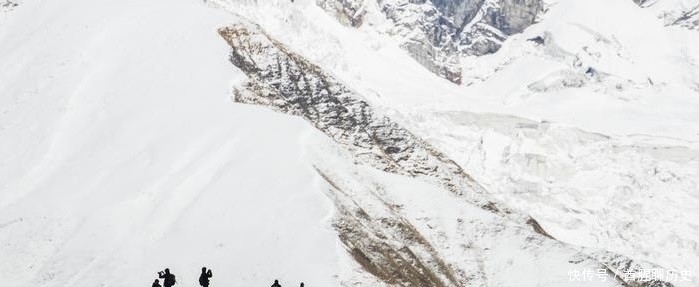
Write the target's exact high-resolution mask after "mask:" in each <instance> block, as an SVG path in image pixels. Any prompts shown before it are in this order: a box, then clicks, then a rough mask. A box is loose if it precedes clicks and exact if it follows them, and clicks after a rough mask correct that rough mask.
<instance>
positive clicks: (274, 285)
mask: <svg viewBox="0 0 699 287" xmlns="http://www.w3.org/2000/svg"><path fill="white" fill-rule="evenodd" d="M271 287H282V285H279V283H277V282H274V284H272V286H271Z"/></svg>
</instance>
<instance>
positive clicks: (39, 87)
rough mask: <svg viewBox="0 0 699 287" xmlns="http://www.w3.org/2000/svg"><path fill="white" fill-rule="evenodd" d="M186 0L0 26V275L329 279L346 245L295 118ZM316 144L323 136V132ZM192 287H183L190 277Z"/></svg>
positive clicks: (24, 279)
mask: <svg viewBox="0 0 699 287" xmlns="http://www.w3.org/2000/svg"><path fill="white" fill-rule="evenodd" d="M230 19H231V16H230V15H229V14H228V13H225V12H222V11H218V10H215V9H212V8H209V7H206V6H205V5H203V4H202V3H201V2H198V1H188V0H167V1H165V0H162V1H145V2H144V1H94V0H89V1H69V2H68V1H48V0H47V1H25V2H24V3H23V4H22V6H19V7H18V8H17V9H16V10H14V11H12V14H9V16H8V17H7V19H5V20H4V22H3V23H2V25H0V43H1V44H0V55H1V56H0V159H1V160H0V246H1V247H0V278H1V279H0V281H1V282H0V286H4V287H16V286H145V285H148V286H149V284H151V283H152V281H153V278H154V277H155V276H156V272H157V271H159V270H162V269H163V268H166V267H169V268H170V269H171V270H172V271H173V273H175V274H176V275H177V279H178V282H179V284H178V286H195V284H196V283H197V278H198V275H199V269H200V268H201V267H202V266H207V267H210V268H212V269H213V272H214V277H213V278H212V284H213V286H223V285H227V286H268V285H270V284H271V283H272V280H273V279H275V278H278V279H280V280H281V282H282V283H287V285H297V284H298V282H301V281H305V282H306V283H307V284H308V286H337V285H338V283H337V279H336V277H335V276H338V275H341V274H339V273H338V272H341V271H342V269H341V264H349V263H351V261H349V259H348V256H347V255H346V254H345V252H344V250H343V249H342V248H341V247H340V246H341V245H339V244H338V243H337V236H336V235H335V233H334V232H333V230H332V229H331V228H330V222H329V218H330V216H331V213H332V208H331V205H330V203H329V201H328V200H327V199H326V197H325V195H324V191H325V190H326V187H325V184H323V183H322V181H321V180H320V178H319V176H317V174H316V173H315V171H314V170H313V168H312V165H311V164H310V163H309V162H308V160H306V159H305V158H304V153H305V151H306V150H307V149H308V147H309V145H308V142H309V141H312V140H313V139H314V138H319V134H318V133H317V132H316V131H315V130H314V129H312V128H311V127H310V126H309V125H308V124H307V123H305V122H304V121H302V120H301V119H299V118H294V117H289V116H285V115H281V114H278V113H274V112H271V111H268V110H266V109H263V108H257V107H250V106H245V105H233V104H232V103H231V101H230V89H231V87H232V86H233V84H234V83H235V82H236V81H237V79H241V78H242V77H244V76H243V75H242V74H241V73H240V72H239V71H238V70H236V69H235V68H234V67H233V66H232V65H231V64H230V62H229V61H228V53H229V48H228V46H227V45H226V44H225V42H224V41H223V40H222V39H220V37H219V35H218V34H217V32H216V29H217V28H218V27H220V26H222V25H225V24H226V23H228V21H230ZM320 139H323V138H322V137H320ZM197 286H198V285H197Z"/></svg>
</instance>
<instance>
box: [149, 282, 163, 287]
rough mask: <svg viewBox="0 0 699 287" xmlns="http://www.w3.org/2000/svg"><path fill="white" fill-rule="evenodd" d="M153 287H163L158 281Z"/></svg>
mask: <svg viewBox="0 0 699 287" xmlns="http://www.w3.org/2000/svg"><path fill="white" fill-rule="evenodd" d="M151 287H162V286H160V283H158V281H155V282H153V285H151Z"/></svg>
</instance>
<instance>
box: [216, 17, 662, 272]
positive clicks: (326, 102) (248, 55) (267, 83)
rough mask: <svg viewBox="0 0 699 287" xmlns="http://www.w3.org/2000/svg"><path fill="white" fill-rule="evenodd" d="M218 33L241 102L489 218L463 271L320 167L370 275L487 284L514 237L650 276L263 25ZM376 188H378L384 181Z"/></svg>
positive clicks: (542, 251) (352, 249)
mask: <svg viewBox="0 0 699 287" xmlns="http://www.w3.org/2000/svg"><path fill="white" fill-rule="evenodd" d="M219 34H220V35H221V36H222V37H223V38H224V39H225V40H226V42H227V43H228V44H229V45H230V46H231V48H232V52H231V56H230V59H231V62H232V63H233V64H234V65H235V66H237V67H238V68H240V69H241V70H242V71H243V72H244V73H245V74H246V75H247V76H248V80H247V81H246V82H244V83H243V84H241V85H240V86H238V87H236V89H235V90H234V98H233V100H234V101H236V102H240V103H248V104H257V105H265V106H269V107H271V108H273V109H276V110H278V111H281V112H285V113H289V114H293V115H298V116H300V117H303V118H305V119H306V120H307V121H309V122H310V123H311V124H313V125H314V126H315V127H316V128H317V129H318V130H320V131H322V132H323V133H325V134H326V135H327V136H329V137H330V138H331V139H332V140H333V141H334V142H336V143H338V144H339V145H340V146H341V147H342V148H344V149H346V150H347V151H348V152H349V153H350V154H352V155H353V156H354V158H355V160H356V161H357V162H358V163H360V164H366V165H369V166H372V167H375V168H377V169H380V170H383V171H386V172H390V173H395V174H399V175H406V176H410V177H414V178H418V179H421V180H423V181H426V182H430V183H434V184H437V185H439V186H442V187H443V188H445V189H447V190H450V191H452V193H453V194H455V195H456V196H458V198H459V199H461V200H462V201H463V202H465V203H467V204H468V205H469V206H475V207H477V208H478V210H480V212H481V213H485V217H482V216H477V217H474V218H472V219H470V221H468V224H470V227H469V230H477V232H471V233H459V235H456V237H458V238H457V240H458V241H463V240H468V241H471V243H470V244H471V246H470V247H469V248H468V250H471V251H469V252H475V255H474V253H468V254H471V255H464V256H467V258H469V260H472V262H471V263H472V264H471V265H468V264H467V265H468V266H466V267H464V268H465V269H458V268H455V267H453V265H451V264H454V263H455V262H447V261H445V260H444V258H443V256H442V255H440V254H441V253H440V250H439V248H436V247H435V246H434V244H433V242H431V241H430V240H427V239H426V238H427V237H426V233H423V232H428V233H429V232H430V231H425V230H424V229H423V230H422V231H421V230H419V228H417V227H415V226H414V224H415V222H414V221H410V220H408V219H406V217H405V216H404V215H402V214H401V213H400V212H399V211H398V210H396V209H395V208H394V206H395V205H394V204H391V203H389V202H388V201H386V200H385V199H382V198H381V192H380V191H372V190H365V191H362V190H354V191H353V192H347V191H346V190H347V189H348V187H346V186H343V184H342V183H339V182H338V178H339V179H342V178H344V179H343V180H345V181H349V180H351V177H352V175H344V176H342V175H340V176H338V175H329V174H328V172H329V171H328V169H327V168H326V169H324V170H321V169H319V170H318V171H319V174H321V175H322V176H323V178H325V179H326V181H327V182H328V183H329V184H330V185H331V186H332V187H333V188H332V190H331V193H330V195H329V196H330V198H331V199H332V200H333V201H334V202H335V206H336V207H337V209H338V211H339V215H338V216H339V217H338V218H337V219H336V222H335V224H334V226H335V228H336V230H337V232H338V236H339V237H340V240H341V241H342V242H343V243H344V244H345V247H346V248H347V250H348V252H349V253H350V254H351V255H352V256H353V257H354V258H355V260H356V261H357V262H358V263H359V264H360V265H362V267H363V268H365V270H366V271H367V272H369V273H371V274H373V275H374V276H376V277H377V278H379V279H381V280H383V281H384V282H386V283H388V284H394V285H400V286H463V285H465V282H468V281H469V280H485V279H483V278H486V277H487V274H485V273H484V272H483V270H479V269H478V268H480V266H481V262H482V261H483V260H485V258H483V257H481V256H484V254H487V253H488V252H489V250H490V249H491V244H492V242H493V240H494V239H497V240H496V241H497V242H503V240H504V241H505V242H510V241H512V240H514V241H512V242H515V243H514V244H517V245H518V246H519V248H520V249H521V250H524V251H525V252H528V253H529V254H530V255H528V256H533V257H539V256H546V254H548V252H550V250H557V251H556V252H554V253H551V254H552V255H553V254H556V255H555V256H556V258H559V259H560V260H561V261H560V264H574V265H576V264H582V265H583V266H581V267H586V268H590V267H595V268H604V269H607V270H608V272H610V273H613V274H617V273H618V272H626V271H627V270H630V271H631V272H641V271H639V270H637V269H628V268H626V269H624V268H620V267H618V266H619V264H617V263H618V262H625V263H624V264H625V265H624V266H626V265H629V266H636V265H634V264H637V262H638V261H635V260H632V259H629V258H627V257H624V256H622V255H617V254H613V253H609V252H604V253H601V254H604V255H603V256H602V255H597V253H595V252H596V251H585V250H582V251H576V248H574V247H572V246H569V245H567V244H564V243H562V242H559V241H557V240H555V239H554V238H552V237H551V236H550V235H549V234H547V233H546V231H545V230H544V228H543V227H542V226H540V225H539V223H538V222H537V221H536V220H535V219H533V218H531V217H529V216H526V215H523V214H521V213H519V212H516V211H513V210H509V209H508V208H507V207H505V206H503V205H502V204H500V203H498V201H496V200H494V199H493V197H492V195H490V194H489V193H487V192H486V191H485V190H484V189H483V188H482V187H481V186H480V185H479V184H478V183H477V182H476V181H475V180H473V179H472V178H471V177H470V176H469V175H468V174H467V173H466V172H465V171H464V170H463V169H462V168H461V167H460V166H459V165H457V164H456V163H455V162H454V161H452V160H451V159H450V158H448V157H447V156H446V155H444V154H442V153H440V152H439V151H437V150H436V149H434V148H433V147H432V146H431V145H429V144H427V143H426V142H425V141H423V140H421V139H420V138H419V137H417V136H415V135H413V134H412V133H411V132H409V131H408V130H406V129H405V128H403V127H401V126H400V125H399V124H398V123H396V122H394V121H392V120H391V119H390V118H388V117H386V116H381V115H378V114H377V113H376V112H375V111H374V110H373V109H372V108H371V106H370V105H369V104H368V103H367V102H366V101H364V100H363V99H362V97H361V95H360V94H358V93H356V92H354V91H353V90H351V89H349V88H348V87H346V86H345V85H344V84H342V83H341V82H339V81H338V80H336V79H335V78H334V77H332V76H331V75H329V74H327V73H326V72H324V71H323V70H322V69H321V68H320V67H318V66H316V65H313V64H311V63H310V62H308V61H307V60H306V59H304V58H303V57H301V56H300V55H298V54H296V53H294V52H292V51H290V50H289V49H288V48H286V47H285V46H284V45H283V44H281V43H279V42H277V41H275V40H274V39H272V38H271V37H269V36H268V35H267V34H266V33H265V32H264V31H262V30H261V29H260V28H259V27H257V26H256V25H252V24H246V23H238V24H234V25H232V26H229V27H225V28H221V29H220V30H219ZM353 186H357V184H355V185H353ZM369 186H374V187H372V189H374V188H379V187H377V186H379V183H375V184H373V185H369ZM362 193H364V194H369V196H365V197H368V198H371V201H372V203H371V204H369V205H368V206H363V205H360V204H359V203H358V202H357V201H356V199H357V198H355V196H361V194H362ZM377 206H381V207H380V208H379V211H378V212H377V214H373V213H372V212H369V211H366V210H364V208H366V207H372V208H377ZM459 222H462V223H465V221H464V219H463V218H459ZM428 229H432V228H430V227H428ZM439 236H446V235H439ZM462 237H463V238H462ZM446 248H447V249H448V247H446ZM468 256H470V257H468ZM561 258H562V259H561ZM627 263H628V264H627ZM638 266H642V265H638ZM464 270H467V271H464ZM468 274H471V275H470V276H469V275H468ZM474 276H475V277H474ZM479 278H480V279H479ZM482 282H485V281H482ZM624 282H625V283H626V284H629V285H630V286H672V285H671V284H670V283H667V282H662V281H653V282H647V281H643V280H642V279H629V280H627V281H624ZM658 284H663V285H658Z"/></svg>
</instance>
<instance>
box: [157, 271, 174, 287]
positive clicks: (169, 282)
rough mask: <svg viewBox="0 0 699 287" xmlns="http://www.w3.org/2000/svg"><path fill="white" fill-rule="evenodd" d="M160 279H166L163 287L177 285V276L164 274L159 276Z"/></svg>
mask: <svg viewBox="0 0 699 287" xmlns="http://www.w3.org/2000/svg"><path fill="white" fill-rule="evenodd" d="M158 277H160V278H162V279H164V280H163V287H172V285H175V274H172V273H163V274H160V275H158Z"/></svg>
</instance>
